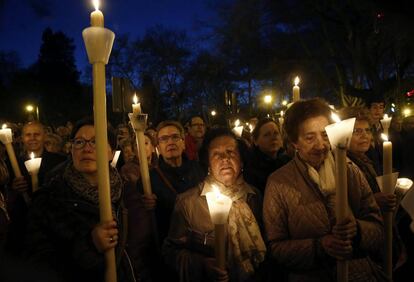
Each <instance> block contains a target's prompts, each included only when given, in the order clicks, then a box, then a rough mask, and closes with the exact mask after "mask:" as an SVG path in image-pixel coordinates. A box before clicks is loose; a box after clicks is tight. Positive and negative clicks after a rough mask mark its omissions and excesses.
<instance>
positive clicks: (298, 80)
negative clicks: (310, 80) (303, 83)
mask: <svg viewBox="0 0 414 282" xmlns="http://www.w3.org/2000/svg"><path fill="white" fill-rule="evenodd" d="M299 82H300V79H299V76H297V77H295V81H294V83H295V86H298V84H299Z"/></svg>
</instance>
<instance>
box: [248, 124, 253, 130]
mask: <svg viewBox="0 0 414 282" xmlns="http://www.w3.org/2000/svg"><path fill="white" fill-rule="evenodd" d="M249 129H250V132H253V129H254V127H253V125H251V124H249Z"/></svg>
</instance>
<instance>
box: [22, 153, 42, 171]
mask: <svg viewBox="0 0 414 282" xmlns="http://www.w3.org/2000/svg"><path fill="white" fill-rule="evenodd" d="M41 164H42V158H35V157H33V158H31V159H30V160H27V161H25V162H24V165H25V166H26V169H27V171H28V172H29V174H30V175H34V174H38V173H39V169H40V165H41Z"/></svg>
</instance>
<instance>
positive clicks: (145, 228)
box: [120, 132, 157, 281]
mask: <svg viewBox="0 0 414 282" xmlns="http://www.w3.org/2000/svg"><path fill="white" fill-rule="evenodd" d="M131 146H132V148H133V149H134V152H135V154H136V155H138V154H137V145H136V144H135V142H134V143H133V144H131ZM154 148H155V140H154V139H152V137H151V135H149V134H148V133H147V132H146V133H145V150H146V156H147V161H148V165H149V167H150V169H152V168H154V167H155V166H156V164H157V156H156V154H155V150H154ZM120 174H121V177H122V179H123V180H124V195H123V199H124V203H125V207H126V208H127V210H128V222H129V224H128V238H127V251H128V254H129V256H130V259H131V262H132V264H133V266H134V270H135V275H136V276H137V277H139V278H140V279H141V280H140V281H150V280H151V273H150V269H149V266H148V262H147V257H146V254H145V251H146V250H147V248H148V246H147V242H150V241H151V236H153V234H152V233H151V229H150V228H149V226H151V220H152V217H151V215H152V214H151V212H148V211H146V210H145V208H144V206H143V202H142V200H141V196H142V194H141V193H140V192H139V191H138V189H137V182H138V181H140V178H141V170H140V164H139V160H138V156H136V157H134V158H133V160H131V161H129V162H126V163H125V165H124V166H123V167H122V168H121V171H120Z"/></svg>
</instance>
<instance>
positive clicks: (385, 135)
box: [381, 133, 388, 141]
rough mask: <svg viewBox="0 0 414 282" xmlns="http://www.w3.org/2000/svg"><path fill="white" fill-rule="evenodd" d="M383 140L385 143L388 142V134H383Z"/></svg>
mask: <svg viewBox="0 0 414 282" xmlns="http://www.w3.org/2000/svg"><path fill="white" fill-rule="evenodd" d="M381 138H382V140H384V141H388V136H387V134H384V133H381Z"/></svg>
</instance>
